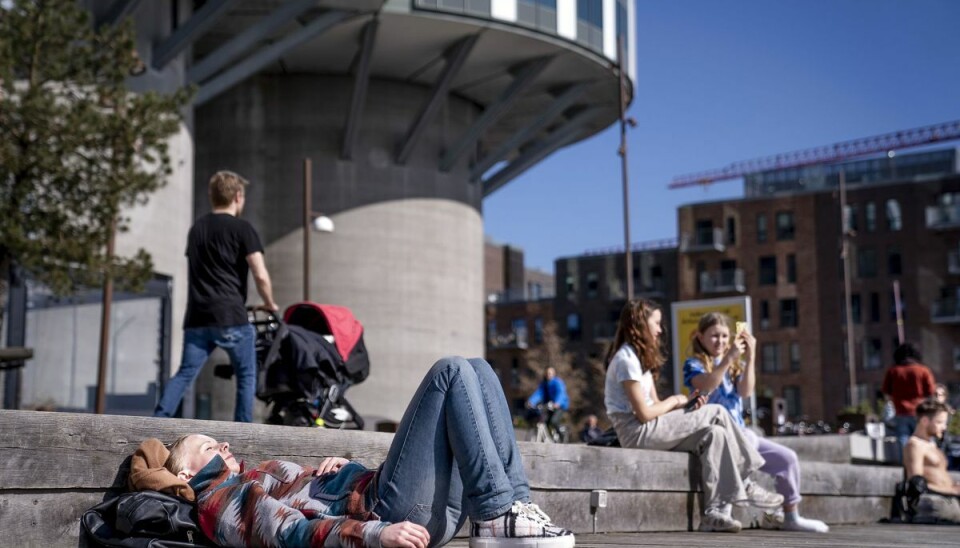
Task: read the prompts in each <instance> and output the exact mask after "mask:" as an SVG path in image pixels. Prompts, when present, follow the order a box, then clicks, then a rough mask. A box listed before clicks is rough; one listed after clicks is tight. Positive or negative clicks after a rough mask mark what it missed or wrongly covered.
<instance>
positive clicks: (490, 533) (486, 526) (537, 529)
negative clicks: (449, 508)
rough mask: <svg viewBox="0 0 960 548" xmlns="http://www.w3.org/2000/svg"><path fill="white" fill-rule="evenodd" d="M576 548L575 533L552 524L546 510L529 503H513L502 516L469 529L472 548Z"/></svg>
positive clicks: (475, 523) (479, 522) (480, 522)
mask: <svg viewBox="0 0 960 548" xmlns="http://www.w3.org/2000/svg"><path fill="white" fill-rule="evenodd" d="M531 506H532V507H534V508H531ZM544 518H547V519H544ZM574 544H575V540H574V536H573V533H572V532H570V531H568V530H566V529H563V528H562V527H557V526H556V525H554V524H552V523H550V521H549V517H547V515H546V514H545V513H544V512H543V510H540V507H539V506H537V505H536V504H533V503H529V502H528V503H523V502H520V501H517V502H514V503H513V506H512V507H511V508H510V510H508V511H507V513H505V514H503V515H502V516H499V517H496V518H494V519H491V520H487V521H477V522H474V523H473V524H472V525H471V527H470V548H514V547H517V548H572V547H573V546H574Z"/></svg>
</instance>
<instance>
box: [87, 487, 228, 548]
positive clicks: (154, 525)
mask: <svg viewBox="0 0 960 548" xmlns="http://www.w3.org/2000/svg"><path fill="white" fill-rule="evenodd" d="M80 523H81V525H82V527H83V530H84V531H86V534H87V539H88V540H89V542H90V545H91V546H108V547H113V546H119V547H125V548H181V547H189V546H210V544H209V543H207V541H206V539H205V538H204V536H203V533H201V532H200V527H199V526H198V525H197V519H196V507H195V506H194V505H193V504H191V503H189V502H186V501H184V500H182V499H179V498H176V497H173V496H170V495H165V494H163V493H159V492H157V491H135V492H132V493H124V494H122V495H120V496H119V497H117V498H114V499H111V500H108V501H104V502H101V503H100V504H98V505H96V506H94V507H93V508H91V509H89V510H87V511H86V512H84V513H83V517H82V518H81V520H80Z"/></svg>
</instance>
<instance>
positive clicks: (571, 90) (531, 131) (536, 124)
mask: <svg viewBox="0 0 960 548" xmlns="http://www.w3.org/2000/svg"><path fill="white" fill-rule="evenodd" d="M587 87H589V84H588V83H587V82H579V83H577V84H571V85H569V86H567V87H565V88H563V91H561V92H560V94H559V95H557V96H556V98H555V99H554V100H553V102H552V103H550V106H548V107H547V108H546V109H544V110H542V111H540V113H539V114H538V115H537V117H536V118H535V119H534V120H533V121H532V122H530V123H529V124H527V125H526V126H525V127H523V128H521V129H520V130H519V131H517V132H516V133H514V134H513V135H511V136H510V138H509V139H507V140H506V141H504V142H503V143H501V144H500V146H498V147H497V148H496V150H494V151H493V152H490V153H488V154H487V155H486V156H484V157H483V158H481V159H480V161H478V162H477V164H476V165H475V166H473V169H472V170H471V171H470V180H471V181H477V180H479V179H480V177H482V176H483V174H484V172H486V171H487V170H488V169H490V168H491V167H493V165H494V164H496V163H497V162H499V161H500V160H503V159H504V158H506V157H507V154H509V153H510V151H511V150H513V149H515V148H516V147H518V146H520V145H522V144H523V143H526V142H527V141H529V140H530V139H532V138H533V136H534V135H536V134H537V133H538V132H539V131H540V130H542V129H543V128H545V127H547V124H549V123H550V122H552V121H553V119H554V118H556V117H557V116H560V115H561V114H563V111H564V110H566V109H567V107H569V106H570V105H572V104H573V102H574V101H576V100H577V99H579V98H580V96H581V95H583V93H584V92H585V91H587Z"/></svg>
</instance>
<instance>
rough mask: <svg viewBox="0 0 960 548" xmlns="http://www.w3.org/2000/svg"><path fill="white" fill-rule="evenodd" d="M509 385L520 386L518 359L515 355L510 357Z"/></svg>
mask: <svg viewBox="0 0 960 548" xmlns="http://www.w3.org/2000/svg"><path fill="white" fill-rule="evenodd" d="M510 386H512V387H513V388H517V387H519V386H520V360H519V359H517V358H516V357H513V358H511V359H510Z"/></svg>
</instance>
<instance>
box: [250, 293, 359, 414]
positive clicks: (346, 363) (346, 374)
mask: <svg viewBox="0 0 960 548" xmlns="http://www.w3.org/2000/svg"><path fill="white" fill-rule="evenodd" d="M252 316H253V317H251V323H252V324H253V325H254V327H255V328H256V330H257V365H258V368H257V370H258V374H257V397H258V398H259V399H261V400H263V401H264V402H266V403H267V404H268V405H269V406H270V415H269V416H268V418H267V423H269V424H284V425H289V426H326V427H328V428H356V429H358V430H362V429H363V424H364V423H363V417H361V416H360V415H359V414H358V413H357V412H356V410H355V409H354V408H353V406H352V405H350V402H349V401H347V398H346V396H345V394H346V391H347V389H348V388H349V387H351V386H353V385H354V384H358V383H361V382H363V380H364V379H366V378H367V375H368V374H369V373H370V360H369V356H368V355H367V348H366V346H365V345H364V343H363V326H362V325H361V324H360V322H359V321H357V320H356V319H355V318H354V317H353V313H352V312H351V311H350V309H348V308H345V307H342V306H333V305H325V304H316V303H312V302H302V303H298V304H295V305H292V306H290V307H289V308H287V310H286V311H285V312H284V314H283V321H280V320H279V319H278V318H277V317H276V316H275V315H274V314H272V313H263V312H262V311H255V312H254V313H253V315H252Z"/></svg>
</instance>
